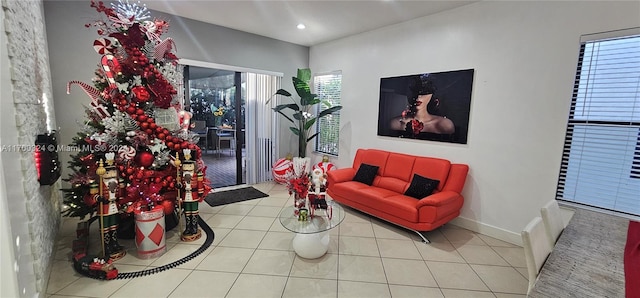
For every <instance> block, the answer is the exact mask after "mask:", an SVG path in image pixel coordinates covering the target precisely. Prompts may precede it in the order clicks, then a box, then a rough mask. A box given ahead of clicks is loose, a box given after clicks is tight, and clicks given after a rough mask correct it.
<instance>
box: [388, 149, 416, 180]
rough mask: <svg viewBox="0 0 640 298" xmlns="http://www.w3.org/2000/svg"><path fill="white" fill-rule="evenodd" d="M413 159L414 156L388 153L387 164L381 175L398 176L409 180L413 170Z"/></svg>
mask: <svg viewBox="0 0 640 298" xmlns="http://www.w3.org/2000/svg"><path fill="white" fill-rule="evenodd" d="M415 161H416V157H415V156H411V155H406V154H400V153H392V154H389V158H388V159H387V165H386V166H385V167H384V172H382V176H384V177H393V178H398V179H400V180H404V181H405V182H409V181H410V180H411V174H412V172H413V163H414V162H415Z"/></svg>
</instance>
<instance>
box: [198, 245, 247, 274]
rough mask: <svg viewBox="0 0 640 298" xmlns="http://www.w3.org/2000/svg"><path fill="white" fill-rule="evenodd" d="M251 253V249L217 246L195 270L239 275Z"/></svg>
mask: <svg viewBox="0 0 640 298" xmlns="http://www.w3.org/2000/svg"><path fill="white" fill-rule="evenodd" d="M253 252H254V250H253V249H248V248H234V247H220V246H218V247H216V248H214V249H213V251H211V253H209V255H207V256H206V257H205V258H204V259H203V260H202V261H201V262H200V264H198V266H196V269H197V270H210V271H224V272H238V273H240V272H242V269H244V266H245V265H246V264H247V262H248V261H249V259H250V258H251V255H253Z"/></svg>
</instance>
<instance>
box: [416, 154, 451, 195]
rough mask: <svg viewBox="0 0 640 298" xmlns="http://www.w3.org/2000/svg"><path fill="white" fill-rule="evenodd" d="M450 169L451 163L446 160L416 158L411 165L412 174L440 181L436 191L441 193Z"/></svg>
mask: <svg viewBox="0 0 640 298" xmlns="http://www.w3.org/2000/svg"><path fill="white" fill-rule="evenodd" d="M450 168H451V162H449V161H448V160H446V159H440V158H432V157H418V158H416V162H415V163H414V164H413V173H414V174H418V175H420V176H422V177H429V178H431V179H435V180H438V181H441V182H442V183H440V184H438V188H437V190H438V191H441V190H442V187H443V186H444V184H446V183H447V178H448V176H449V169H450Z"/></svg>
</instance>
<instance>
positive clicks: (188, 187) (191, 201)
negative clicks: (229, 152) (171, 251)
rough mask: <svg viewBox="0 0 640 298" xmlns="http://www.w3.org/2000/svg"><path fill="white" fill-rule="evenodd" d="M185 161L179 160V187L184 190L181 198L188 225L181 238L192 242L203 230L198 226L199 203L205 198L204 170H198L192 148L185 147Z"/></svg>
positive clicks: (198, 237)
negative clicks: (192, 155) (193, 158)
mask: <svg viewBox="0 0 640 298" xmlns="http://www.w3.org/2000/svg"><path fill="white" fill-rule="evenodd" d="M182 151H183V153H184V161H183V162H178V163H177V166H178V165H179V166H180V167H179V169H180V171H179V175H178V179H179V181H178V187H179V189H180V190H182V194H181V196H180V198H179V200H180V205H181V207H180V208H181V209H182V211H184V216H185V223H186V227H185V230H184V232H182V235H181V236H180V239H182V241H185V242H191V241H195V240H198V239H200V236H201V235H202V231H201V230H200V229H199V228H198V204H199V203H200V201H202V199H203V198H204V185H203V184H204V183H203V180H204V177H203V174H202V172H197V169H196V163H195V161H193V160H191V150H189V149H183V150H182Z"/></svg>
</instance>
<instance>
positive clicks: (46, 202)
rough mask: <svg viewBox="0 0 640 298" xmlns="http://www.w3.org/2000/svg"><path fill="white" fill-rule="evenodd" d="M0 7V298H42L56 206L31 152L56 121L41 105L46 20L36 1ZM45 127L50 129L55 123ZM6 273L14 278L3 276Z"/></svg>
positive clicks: (45, 86)
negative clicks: (0, 273) (37, 169)
mask: <svg viewBox="0 0 640 298" xmlns="http://www.w3.org/2000/svg"><path fill="white" fill-rule="evenodd" d="M2 6H3V7H2V8H3V9H2V13H0V20H1V22H0V23H2V25H0V35H1V38H0V40H1V41H0V53H2V54H1V55H0V65H1V67H0V72H1V77H2V79H1V80H0V83H1V85H2V88H1V90H2V93H1V94H2V97H1V99H0V105H1V109H0V110H1V111H2V117H0V145H2V150H0V155H1V156H2V166H1V167H0V171H1V172H2V174H0V180H1V181H0V201H1V202H0V206H2V207H0V208H2V209H3V211H2V217H3V219H2V227H0V229H1V230H2V246H1V247H0V248H2V250H3V252H2V265H3V267H6V268H5V269H4V270H3V271H2V278H1V279H2V288H3V290H2V292H1V293H2V294H1V295H0V296H2V297H13V296H17V295H13V294H11V291H12V290H15V289H16V287H17V290H18V293H19V295H20V296H23V297H36V296H41V297H44V296H45V294H44V293H45V290H46V287H47V282H48V278H49V270H50V269H49V267H50V266H49V265H50V263H51V260H52V259H53V247H54V240H55V237H56V234H57V231H58V227H59V224H60V205H61V199H60V191H59V188H60V183H59V182H58V183H56V184H54V185H53V186H41V185H40V183H38V175H37V171H36V164H35V158H34V148H33V146H34V144H35V139H36V135H38V134H42V133H46V132H47V131H48V129H47V117H45V115H46V114H49V115H53V114H54V109H53V106H52V105H51V103H49V106H47V105H46V104H44V102H43V99H44V98H49V99H50V98H51V80H50V73H49V63H48V62H49V61H48V53H47V43H46V33H45V28H44V15H43V13H42V2H41V1H3V2H2ZM49 123H51V124H52V125H53V126H54V127H55V118H53V117H50V118H49ZM17 146H21V147H17ZM19 148H21V149H19ZM7 237H9V238H10V240H8V241H6V238H7ZM5 249H6V250H7V251H5ZM7 269H8V270H7ZM9 272H11V273H13V276H5V275H9ZM5 286H6V287H7V288H6V289H7V290H9V292H4V291H5Z"/></svg>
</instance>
